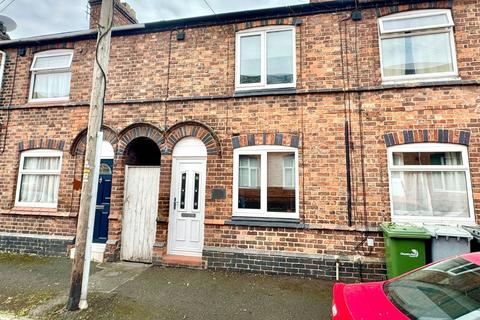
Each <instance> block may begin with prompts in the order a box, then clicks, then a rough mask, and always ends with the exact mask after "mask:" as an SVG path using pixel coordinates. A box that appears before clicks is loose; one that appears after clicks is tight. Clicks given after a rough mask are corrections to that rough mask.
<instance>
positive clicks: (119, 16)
mask: <svg viewBox="0 0 480 320" xmlns="http://www.w3.org/2000/svg"><path fill="white" fill-rule="evenodd" d="M88 4H89V5H90V29H96V28H97V24H98V22H99V21H100V9H101V7H102V0H88ZM113 5H114V10H113V25H114V26H124V25H127V24H136V23H138V20H137V15H136V13H135V10H133V9H132V7H130V5H129V4H128V3H126V2H121V1H120V0H114V4H113Z"/></svg>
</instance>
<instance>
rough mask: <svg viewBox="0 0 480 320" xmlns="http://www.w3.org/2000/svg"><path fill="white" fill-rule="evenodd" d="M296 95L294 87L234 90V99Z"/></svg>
mask: <svg viewBox="0 0 480 320" xmlns="http://www.w3.org/2000/svg"><path fill="white" fill-rule="evenodd" d="M295 93H297V89H296V88H295V87H291V88H259V89H253V88H249V89H236V90H235V93H234V95H233V96H234V97H235V98H241V97H257V96H271V95H291V94H295Z"/></svg>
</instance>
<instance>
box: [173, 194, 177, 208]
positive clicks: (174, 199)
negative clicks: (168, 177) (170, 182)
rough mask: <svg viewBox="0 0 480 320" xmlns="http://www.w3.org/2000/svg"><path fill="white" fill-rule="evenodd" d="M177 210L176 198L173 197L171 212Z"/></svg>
mask: <svg viewBox="0 0 480 320" xmlns="http://www.w3.org/2000/svg"><path fill="white" fill-rule="evenodd" d="M176 209H177V197H173V210H176Z"/></svg>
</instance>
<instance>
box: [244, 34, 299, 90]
mask: <svg viewBox="0 0 480 320" xmlns="http://www.w3.org/2000/svg"><path fill="white" fill-rule="evenodd" d="M279 31H291V32H292V46H293V48H292V51H293V54H292V56H293V57H292V58H293V62H292V63H293V70H292V71H293V81H292V82H291V83H276V84H267V39H266V38H267V33H269V32H279ZM255 35H259V36H260V42H261V45H260V60H261V68H260V83H240V39H241V38H242V37H249V36H255ZM296 47H297V46H296V33H295V26H268V27H260V28H255V29H248V30H243V31H239V32H237V34H236V38H235V90H236V91H246V90H256V89H279V88H295V87H296V85H297V63H296V61H297V54H296V52H297V50H296Z"/></svg>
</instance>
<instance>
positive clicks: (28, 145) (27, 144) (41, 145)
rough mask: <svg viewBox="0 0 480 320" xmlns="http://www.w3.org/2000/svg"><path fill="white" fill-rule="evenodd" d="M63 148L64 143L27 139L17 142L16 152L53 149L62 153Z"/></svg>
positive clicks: (61, 141)
mask: <svg viewBox="0 0 480 320" xmlns="http://www.w3.org/2000/svg"><path fill="white" fill-rule="evenodd" d="M64 148H65V141H64V140H58V139H50V138H45V139H43V138H40V139H27V140H22V141H19V142H18V151H19V152H22V151H27V150H33V149H53V150H60V151H63V150H64Z"/></svg>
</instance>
